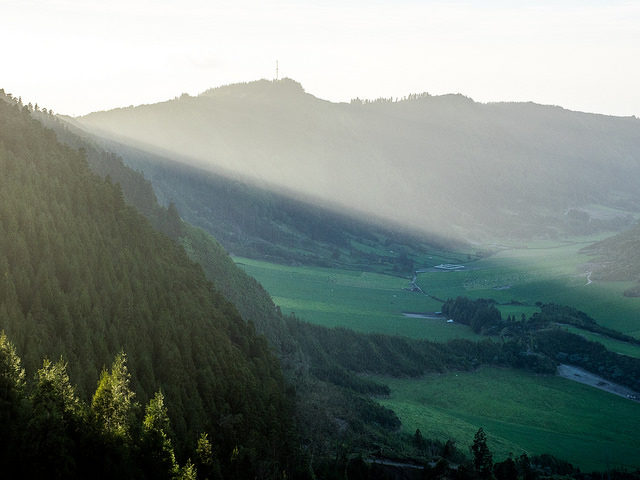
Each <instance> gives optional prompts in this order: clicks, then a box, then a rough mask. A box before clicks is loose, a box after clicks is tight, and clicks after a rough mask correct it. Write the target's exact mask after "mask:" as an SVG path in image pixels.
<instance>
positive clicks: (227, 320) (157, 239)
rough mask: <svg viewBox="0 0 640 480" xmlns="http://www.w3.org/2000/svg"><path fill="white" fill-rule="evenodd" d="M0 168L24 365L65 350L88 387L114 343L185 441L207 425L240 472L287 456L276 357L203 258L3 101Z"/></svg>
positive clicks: (4, 242) (14, 318)
mask: <svg viewBox="0 0 640 480" xmlns="http://www.w3.org/2000/svg"><path fill="white" fill-rule="evenodd" d="M0 171H2V172H3V175H2V177H1V178H0V185H1V187H2V188H0V272H2V275H1V277H0V278H1V281H0V329H1V330H4V331H6V333H7V335H8V336H9V338H11V339H12V341H13V342H14V343H15V345H16V348H17V351H18V353H19V354H20V356H21V357H22V358H23V360H24V364H25V367H26V369H27V370H28V371H30V372H34V371H35V370H36V368H37V367H38V363H39V362H40V358H41V357H42V356H44V355H46V356H48V357H49V358H54V359H55V358H58V357H59V356H60V355H63V356H64V358H65V359H66V360H67V361H68V362H69V374H70V377H71V379H72V381H73V382H74V383H75V384H77V385H78V387H79V392H80V393H81V395H82V396H84V398H87V395H88V394H89V393H90V392H93V391H94V390H95V386H96V384H97V381H98V377H99V373H100V370H101V369H102V368H104V367H105V366H107V365H110V364H111V362H112V360H113V358H114V356H115V355H116V354H117V353H118V352H119V351H121V350H124V351H125V352H126V353H127V355H128V358H129V368H130V371H131V373H132V385H133V386H134V387H135V390H136V391H137V392H138V395H139V399H140V401H141V402H143V403H146V402H147V400H148V399H149V398H150V397H151V395H152V394H153V393H154V392H155V391H157V390H158V389H161V390H162V391H163V393H164V395H165V398H166V402H167V405H168V406H169V407H168V408H169V415H170V416H171V420H172V425H173V427H174V430H175V432H176V436H177V438H178V439H179V442H180V445H179V446H180V447H181V450H182V451H184V452H187V451H190V450H191V449H193V448H194V446H195V440H196V438H197V435H198V433H199V432H203V431H206V432H207V433H209V437H210V438H211V439H212V442H213V444H214V446H216V448H218V449H219V450H218V451H219V452H220V455H221V459H222V462H223V466H225V465H226V466H228V458H230V455H231V452H232V451H233V449H234V448H236V447H237V448H238V449H239V455H240V457H239V458H241V459H242V462H243V463H242V465H243V466H242V468H243V469H246V472H247V474H250V473H251V472H253V473H251V474H259V472H263V473H264V472H265V470H264V469H265V468H271V466H272V465H274V464H275V463H277V462H281V461H285V460H286V457H287V452H288V451H289V450H288V447H287V446H286V444H287V442H288V439H289V437H288V433H287V432H288V428H289V425H290V420H289V419H290V412H289V407H288V404H289V401H288V400H287V398H286V397H285V393H284V383H283V379H282V375H281V372H280V369H279V364H278V361H277V359H276V358H275V357H274V356H273V355H272V354H271V353H270V352H269V349H268V346H267V343H266V341H265V340H264V339H263V338H262V337H258V336H256V334H255V333H254V331H253V328H252V327H251V326H248V325H247V324H246V323H245V322H244V321H243V320H242V319H241V317H240V315H239V314H238V313H237V311H236V309H235V308H234V307H233V305H231V304H230V303H229V302H228V301H226V300H225V299H224V298H223V297H222V296H221V295H220V294H219V293H217V292H216V291H214V290H213V289H212V287H211V284H210V283H209V282H207V280H206V279H205V277H204V275H203V274H202V270H201V269H200V267H198V266H197V265H196V264H194V263H192V262H191V261H189V259H188V258H187V256H186V254H185V252H184V251H183V250H182V249H181V248H179V247H178V246H177V245H176V244H175V243H173V242H172V241H171V240H169V239H168V238H167V237H166V236H164V235H162V234H160V233H158V232H156V231H154V230H153V229H152V227H151V225H150V224H149V223H148V222H147V221H146V220H145V219H144V218H143V217H142V216H141V215H140V214H138V213H137V212H136V211H135V210H134V209H133V208H131V207H128V206H127V205H126V204H125V202H124V199H123V195H122V192H121V190H120V188H119V187H118V186H116V185H113V184H112V183H111V182H110V181H109V180H107V181H103V180H101V179H99V178H98V177H97V176H95V175H94V174H92V173H91V172H90V171H89V169H88V165H87V161H86V159H85V157H84V155H83V154H82V153H79V152H78V151H74V150H72V149H70V148H68V147H64V146H62V145H61V144H59V143H58V142H57V140H56V137H55V134H54V133H53V132H52V131H50V130H46V129H43V128H42V126H41V125H40V124H39V123H38V122H37V121H35V120H33V119H32V118H31V115H30V113H29V112H28V111H27V109H25V108H20V107H19V106H18V105H15V104H13V103H11V102H5V101H0ZM236 468H237V467H236Z"/></svg>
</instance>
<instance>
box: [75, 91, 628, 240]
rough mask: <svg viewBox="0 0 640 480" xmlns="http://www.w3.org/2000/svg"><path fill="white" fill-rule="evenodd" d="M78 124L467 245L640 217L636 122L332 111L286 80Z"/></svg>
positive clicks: (386, 108)
mask: <svg viewBox="0 0 640 480" xmlns="http://www.w3.org/2000/svg"><path fill="white" fill-rule="evenodd" d="M78 122H79V124H80V125H82V126H83V127H85V128H88V129H91V130H92V131H94V132H97V133H100V134H102V135H105V136H109V137H110V138H112V139H116V140H118V141H121V142H124V143H128V144H130V145H135V146H137V147H138V148H140V149H143V150H147V151H152V152H154V153H156V154H160V155H162V156H164V157H169V158H171V159H172V160H174V161H177V162H181V163H185V164H189V165H191V166H196V167H200V168H203V169H206V170H209V171H212V172H215V173H221V174H224V175H227V176H233V175H235V176H236V177H238V178H242V179H243V181H253V182H257V183H259V184H260V185H263V186H265V187H267V188H271V189H280V190H282V191H284V192H287V193H289V194H292V195H294V196H297V197H302V198H305V199H307V200H312V201H315V202H319V203H321V204H323V205H328V206H331V207H332V208H334V209H338V210H340V211H343V212H350V213H351V214H355V215H359V216H365V217H375V218H377V219H383V220H385V221H388V222H392V223H393V224H394V225H404V226H406V227H412V228H414V229H417V230H419V231H420V232H427V233H429V232H431V233H434V232H437V233H438V234H440V235H447V236H453V237H455V238H460V239H465V240H466V239H475V240H481V241H482V240H490V239H501V238H502V239H504V238H520V239H521V238H525V239H526V238H531V237H536V238H540V237H549V236H558V235H572V234H582V233H590V232H593V231H598V230H607V229H609V230H615V229H619V228H620V227H621V226H622V225H624V224H625V222H628V221H629V219H628V217H627V216H626V215H627V213H628V212H630V211H632V212H637V211H638V210H639V209H640V197H639V196H638V191H640V188H639V187H640V183H639V182H640V181H639V180H638V179H639V178H640V157H638V153H637V152H638V151H640V148H639V147H640V121H638V120H637V119H634V118H620V117H609V116H604V115H593V114H586V113H579V112H571V111H568V110H564V109H562V108H559V107H553V106H543V105H536V104H532V103H489V104H481V103H476V102H474V101H473V100H471V99H469V98H466V97H463V96H461V95H444V96H430V95H428V94H421V95H411V96H409V97H407V98H405V99H400V100H398V101H394V100H393V99H380V100H378V101H373V102H366V101H360V100H354V101H353V102H351V104H345V103H331V102H326V101H323V100H320V99H318V98H316V97H314V96H312V95H310V94H307V93H305V92H304V90H303V88H302V86H301V85H299V84H298V83H296V82H294V81H292V80H288V79H285V80H280V81H274V82H271V81H266V80H261V81H257V82H251V83H248V84H237V85H229V86H225V87H220V88H215V89H211V90H208V91H206V92H204V93H202V94H201V95H198V96H196V97H190V96H188V95H183V96H181V97H179V98H175V99H173V100H170V101H166V102H162V103H158V104H154V105H142V106H138V107H128V108H121V109H116V110H112V111H108V112H98V113H93V114H90V115H87V116H85V117H82V118H79V119H78ZM153 181H154V182H155V179H154V180H153ZM191 183H192V185H191V186H192V188H199V187H198V183H199V182H197V181H195V180H192V181H191ZM167 193H169V194H171V195H176V194H177V191H173V192H169V191H168V190H167ZM176 201H177V195H176ZM189 203H191V205H190V209H192V210H194V211H199V213H200V214H203V213H204V211H205V210H207V208H213V209H215V208H214V207H207V204H206V202H203V203H201V204H200V205H195V204H193V199H189ZM601 206H606V207H608V208H607V209H602V208H599V207H601ZM261 208H262V207H261ZM199 225H200V224H199ZM201 226H204V225H201ZM221 240H222V238H221Z"/></svg>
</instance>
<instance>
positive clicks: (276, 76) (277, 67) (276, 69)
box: [276, 60, 279, 80]
mask: <svg viewBox="0 0 640 480" xmlns="http://www.w3.org/2000/svg"><path fill="white" fill-rule="evenodd" d="M278 74H279V72H278V60H276V80H278Z"/></svg>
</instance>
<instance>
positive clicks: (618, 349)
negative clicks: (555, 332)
mask: <svg viewBox="0 0 640 480" xmlns="http://www.w3.org/2000/svg"><path fill="white" fill-rule="evenodd" d="M562 328H564V329H565V330H567V331H568V332H571V333H575V334H577V335H580V336H582V337H584V338H586V339H587V340H589V341H591V342H599V343H601V344H602V345H604V346H605V348H606V349H607V350H610V351H612V352H615V353H621V354H622V355H627V356H628V357H635V358H640V345H633V344H631V343H627V342H622V341H620V340H616V339H614V338H609V337H605V336H603V335H600V334H599V333H593V332H589V331H587V330H583V329H581V328H577V327H574V326H572V325H564V326H563V327H562Z"/></svg>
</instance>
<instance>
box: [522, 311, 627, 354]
mask: <svg viewBox="0 0 640 480" xmlns="http://www.w3.org/2000/svg"><path fill="white" fill-rule="evenodd" d="M533 318H534V319H536V320H538V321H539V322H542V323H546V324H549V323H558V324H567V325H573V326H574V327H578V328H580V329H582V330H587V331H589V332H593V333H598V334H600V335H604V336H605V337H609V338H613V339H615V340H620V341H622V342H628V343H633V344H635V345H640V340H638V339H637V338H635V337H631V336H629V335H625V334H624V333H622V332H618V331H617V330H613V329H611V328H607V327H603V326H602V325H599V324H598V323H597V322H596V321H595V320H594V319H593V318H591V317H590V316H589V315H587V314H586V313H584V312H581V311H580V310H578V309H576V308H573V307H568V306H566V305H556V304H554V303H547V304H544V305H541V306H540V312H536V313H534V314H533Z"/></svg>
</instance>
